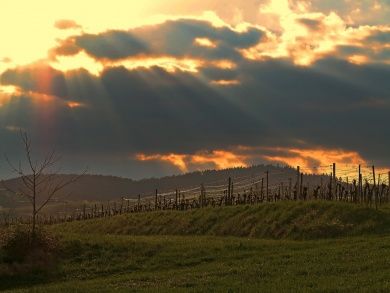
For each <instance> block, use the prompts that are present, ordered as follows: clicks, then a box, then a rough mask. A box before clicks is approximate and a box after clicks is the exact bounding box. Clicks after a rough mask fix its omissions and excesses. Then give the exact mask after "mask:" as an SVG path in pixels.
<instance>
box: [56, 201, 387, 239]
mask: <svg viewBox="0 0 390 293" xmlns="http://www.w3.org/2000/svg"><path fill="white" fill-rule="evenodd" d="M55 229H56V230H60V231H64V232H68V233H81V234H94V233H100V234H116V235H210V236H235V237H251V238H272V239H318V238H333V237H342V236H351V235H365V234H390V211H389V210H386V209H384V210H379V211H376V210H374V209H369V208H364V207H361V206H355V205H351V204H344V203H338V202H278V203H268V204H261V205H255V206H233V207H223V208H205V209H195V210H192V211H186V212H179V211H161V212H153V213H140V214H127V215H121V216H115V217H112V218H108V219H107V218H105V219H97V220H88V221H81V222H73V223H66V224H62V225H59V226H56V227H55Z"/></svg>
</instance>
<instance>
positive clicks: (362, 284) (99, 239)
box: [0, 202, 390, 293]
mask: <svg viewBox="0 0 390 293" xmlns="http://www.w3.org/2000/svg"><path fill="white" fill-rule="evenodd" d="M50 230H51V231H52V232H54V233H55V234H56V235H57V236H58V237H59V238H60V239H61V254H60V263H59V265H58V266H57V267H55V268H52V269H50V270H49V271H40V270H37V271H34V272H32V273H31V274H24V275H22V276H20V275H17V274H13V273H12V272H10V271H9V270H8V269H6V266H4V264H2V263H1V262H0V290H9V291H7V292H56V293H57V292H93V291H95V292H188V291H190V292H259V291H260V292H388V289H389V275H390V267H389V265H388V260H389V247H390V209H389V206H385V207H382V208H381V210H379V211H375V210H373V209H368V208H364V207H360V206H354V205H351V204H343V203H335V202H279V203H271V204H262V205H257V206H233V207H223V208H216V209H199V210H193V211H186V212H174V211H166V212H153V213H145V214H129V215H122V216H115V217H112V218H109V219H101V220H87V221H82V222H73V223H65V224H60V225H53V226H51V227H50ZM233 236H234V237H233ZM237 236H239V237H237ZM264 238H276V239H264ZM293 239H299V241H296V240H293ZM0 256H1V251H0ZM2 268H3V270H2ZM16 268H17V267H16ZM13 270H16V269H15V268H13Z"/></svg>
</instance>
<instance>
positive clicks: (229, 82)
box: [211, 79, 240, 86]
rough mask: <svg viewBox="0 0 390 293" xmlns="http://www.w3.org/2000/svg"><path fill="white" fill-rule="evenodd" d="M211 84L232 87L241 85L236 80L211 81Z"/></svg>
mask: <svg viewBox="0 0 390 293" xmlns="http://www.w3.org/2000/svg"><path fill="white" fill-rule="evenodd" d="M211 84H214V85H219V86H232V85H238V84H240V81H239V80H236V79H231V80H226V79H220V80H213V81H211Z"/></svg>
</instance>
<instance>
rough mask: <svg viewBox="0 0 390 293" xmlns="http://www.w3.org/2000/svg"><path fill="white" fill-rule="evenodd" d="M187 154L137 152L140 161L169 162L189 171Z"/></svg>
mask: <svg viewBox="0 0 390 293" xmlns="http://www.w3.org/2000/svg"><path fill="white" fill-rule="evenodd" d="M186 158H187V155H179V154H167V155H159V154H155V155H145V154H137V155H136V159H137V160H138V161H162V162H168V163H170V164H172V165H174V166H176V167H178V168H179V169H180V171H182V172H187V171H188V167H187V164H186V162H185V160H186Z"/></svg>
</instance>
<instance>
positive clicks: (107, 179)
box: [0, 165, 320, 206]
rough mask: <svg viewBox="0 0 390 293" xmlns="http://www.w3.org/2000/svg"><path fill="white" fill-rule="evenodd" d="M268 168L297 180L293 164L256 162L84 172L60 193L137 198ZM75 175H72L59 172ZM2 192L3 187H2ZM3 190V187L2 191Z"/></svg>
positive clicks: (277, 176) (75, 197)
mask: <svg viewBox="0 0 390 293" xmlns="http://www.w3.org/2000/svg"><path fill="white" fill-rule="evenodd" d="M266 171H269V180H270V184H273V183H278V182H281V181H288V180H289V178H291V179H292V182H293V183H295V180H296V179H295V178H296V170H295V169H293V168H291V167H281V166H274V165H257V166H251V167H238V168H231V169H224V170H205V171H196V172H191V173H186V174H182V175H173V176H166V177H162V178H147V179H141V180H133V179H129V178H121V177H115V176H105V175H85V176H83V177H82V178H81V179H80V180H79V181H77V182H76V183H74V184H72V185H71V186H69V187H67V188H66V189H64V191H63V192H62V194H60V197H65V196H66V200H72V201H79V200H88V201H105V200H115V199H119V198H121V197H124V196H125V197H127V198H136V197H137V196H138V194H140V195H141V196H146V195H152V194H153V193H154V192H155V189H158V190H159V191H160V192H166V191H170V190H174V189H176V188H178V189H183V188H189V187H194V186H199V185H200V184H202V183H203V184H207V185H210V184H219V185H220V184H224V183H225V182H226V184H227V180H228V178H229V177H231V178H233V180H234V179H237V180H239V179H240V178H243V177H246V178H250V177H253V178H259V177H262V176H264V177H265V172H266ZM60 176H72V175H60ZM319 177H320V176H317V175H308V176H306V178H305V179H306V182H313V183H314V182H318V181H319ZM5 182H6V184H7V185H9V186H13V187H16V186H17V185H18V184H20V183H21V181H20V179H18V178H15V179H10V180H7V181H5ZM0 193H1V191H0ZM3 193H4V191H3ZM6 202H9V196H0V205H3V206H6V205H7V203H6Z"/></svg>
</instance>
